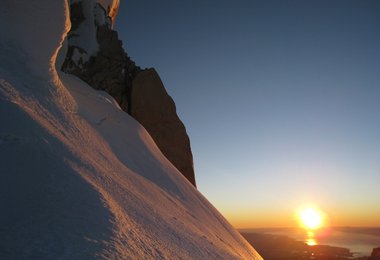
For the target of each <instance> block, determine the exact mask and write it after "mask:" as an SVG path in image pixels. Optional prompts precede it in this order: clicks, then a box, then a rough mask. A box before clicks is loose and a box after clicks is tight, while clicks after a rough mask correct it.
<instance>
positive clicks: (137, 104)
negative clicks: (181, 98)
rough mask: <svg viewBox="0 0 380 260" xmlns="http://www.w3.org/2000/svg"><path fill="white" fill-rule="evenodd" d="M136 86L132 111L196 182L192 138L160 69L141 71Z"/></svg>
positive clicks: (167, 153) (187, 175) (133, 83)
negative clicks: (187, 132) (180, 116)
mask: <svg viewBox="0 0 380 260" xmlns="http://www.w3.org/2000/svg"><path fill="white" fill-rule="evenodd" d="M132 86H133V88H132V92H131V94H132V96H131V102H132V103H131V110H130V114H131V115H132V116H133V117H134V118H135V119H136V120H137V121H139V122H140V124H142V125H143V126H144V127H145V129H146V130H148V132H149V133H150V134H151V136H152V137H153V139H154V140H155V141H156V143H157V145H158V147H160V149H161V151H162V153H163V154H164V155H165V156H166V158H168V159H169V161H171V162H172V164H173V165H174V166H176V168H177V169H178V170H179V171H180V172H181V173H182V174H183V175H184V176H185V177H186V178H187V179H188V180H189V181H190V182H191V183H193V184H194V185H195V177H194V168H193V156H192V153H191V149H190V140H189V138H188V136H187V134H186V129H185V126H184V125H183V123H182V122H181V120H180V119H179V117H178V115H177V112H176V107H175V103H174V101H173V99H172V98H171V97H170V96H169V95H168V93H167V92H166V90H165V87H164V85H163V84H162V81H161V79H160V77H159V76H158V74H157V72H156V71H155V70H154V69H149V70H144V71H142V72H140V73H139V74H137V76H136V77H135V78H134V79H133V82H132Z"/></svg>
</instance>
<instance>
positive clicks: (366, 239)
mask: <svg viewBox="0 0 380 260" xmlns="http://www.w3.org/2000/svg"><path fill="white" fill-rule="evenodd" d="M240 231H242V232H249V233H259V234H260V233H265V234H271V235H281V236H287V237H290V238H292V239H295V240H297V241H303V242H305V243H307V244H309V245H314V244H317V245H329V246H336V247H344V248H347V249H349V250H350V251H351V252H352V253H354V256H356V257H359V256H369V255H371V252H372V249H373V248H375V247H380V228H356V227H334V228H329V229H324V230H320V231H317V232H314V233H312V234H310V232H306V231H305V230H302V229H299V228H260V229H240Z"/></svg>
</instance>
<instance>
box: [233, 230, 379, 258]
mask: <svg viewBox="0 0 380 260" xmlns="http://www.w3.org/2000/svg"><path fill="white" fill-rule="evenodd" d="M239 232H240V233H241V234H242V235H243V237H244V238H245V239H246V240H247V241H248V242H249V243H250V244H251V245H253V246H254V247H255V249H256V250H257V251H258V252H259V253H260V254H261V255H262V256H263V257H264V259H267V260H275V259H283V260H286V259H331V260H337V259H351V260H352V259H358V260H359V259H360V260H364V259H368V257H369V256H370V255H371V252H372V249H373V248H375V247H379V246H380V227H332V228H329V229H328V230H325V231H323V232H322V231H321V233H323V234H316V237H315V239H316V244H315V245H307V243H306V238H307V236H306V231H305V230H302V229H299V228H244V229H239Z"/></svg>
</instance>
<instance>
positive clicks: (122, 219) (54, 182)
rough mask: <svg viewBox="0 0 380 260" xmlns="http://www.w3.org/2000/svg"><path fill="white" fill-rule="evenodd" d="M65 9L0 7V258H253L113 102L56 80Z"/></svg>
mask: <svg viewBox="0 0 380 260" xmlns="http://www.w3.org/2000/svg"><path fill="white" fill-rule="evenodd" d="M86 2H87V3H88V4H91V5H92V4H94V1H86ZM105 2H108V3H111V2H112V1H105ZM114 2H118V1H113V2H112V3H111V4H114ZM3 7H4V8H3ZM67 10H68V5H67V2H66V1H63V0H61V1H51V0H36V1H29V0H18V1H7V2H6V5H3V6H2V8H1V9H0V33H1V35H3V36H4V37H1V38H0V57H1V58H0V117H1V118H2V120H3V122H5V123H2V124H0V212H1V214H0V223H1V226H0V259H94V258H96V259H261V257H260V256H259V255H258V254H257V253H256V251H255V250H254V249H253V248H252V247H251V246H250V245H249V244H248V243H247V242H246V241H245V240H244V239H243V238H242V237H241V236H240V234H239V233H238V232H237V231H236V230H234V229H233V227H232V226H231V225H230V224H229V223H228V222H227V221H226V220H225V219H224V218H223V217H222V216H221V215H220V213H219V212H218V211H217V210H216V209H215V208H214V207H213V206H212V205H211V204H210V203H209V202H208V201H207V200H206V199H205V198H204V197H203V196H202V195H201V194H200V193H199V192H198V191H197V190H196V189H195V188H194V187H193V186H192V185H191V184H190V183H189V182H188V181H187V180H186V179H185V178H184V177H183V176H182V175H181V174H180V173H179V172H178V171H177V169H176V168H175V167H174V166H173V165H171V163H170V162H169V161H168V160H167V159H166V158H165V157H164V156H163V155H162V153H161V152H160V150H159V149H158V148H157V146H156V145H155V143H154V142H153V140H152V138H151V137H150V136H149V134H148V133H147V132H146V131H145V129H144V128H143V127H142V126H141V125H139V124H138V123H137V122H136V121H135V120H134V119H133V118H131V117H130V116H128V115H127V114H126V113H124V112H123V111H121V110H120V109H119V108H118V106H117V104H116V102H115V101H114V100H113V98H112V97H110V96H109V95H108V94H106V93H104V92H98V91H95V90H93V89H92V88H91V87H89V86H88V85H86V84H85V83H83V82H82V81H81V80H79V79H77V78H75V77H74V76H70V75H66V74H63V73H60V72H57V70H56V66H57V67H60V66H61V64H62V61H63V58H64V57H65V51H66V48H67V43H66V42H63V43H62V41H63V39H64V36H65V34H66V33H67V31H68V28H69V21H68V13H67ZM87 15H89V14H87ZM83 30H84V28H83ZM90 30H91V28H90ZM78 33H79V32H78ZM80 33H85V34H86V33H88V32H84V31H83V32H82V31H80ZM91 37H92V36H91ZM91 37H90V36H89V39H91ZM61 43H62V44H63V46H62V48H61ZM89 48H90V47H89ZM59 49H60V51H59V52H58V50H59Z"/></svg>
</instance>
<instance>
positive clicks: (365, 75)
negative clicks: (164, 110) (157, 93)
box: [116, 0, 380, 227]
mask: <svg viewBox="0 0 380 260" xmlns="http://www.w3.org/2000/svg"><path fill="white" fill-rule="evenodd" d="M116 30H118V31H119V35H120V38H121V39H122V40H123V42H124V47H125V49H126V50H127V52H128V54H129V56H131V57H132V59H133V60H135V61H136V63H137V64H138V65H140V66H141V67H154V68H156V70H157V71H158V73H159V74H160V76H161V78H162V80H163V82H164V85H165V87H166V88H167V90H168V92H169V94H170V95H171V96H172V97H173V99H174V100H175V102H176V104H177V111H178V114H179V116H180V117H181V119H182V120H183V122H184V124H185V125H186V128H187V131H188V134H189V136H190V140H191V145H192V150H193V155H194V161H195V169H196V179H197V184H198V188H199V190H200V191H201V192H202V193H203V194H204V195H205V196H206V197H207V198H208V199H209V200H210V201H211V202H212V203H213V204H214V205H215V206H216V207H217V208H218V209H219V210H220V211H221V212H222V213H223V214H224V215H225V217H226V218H227V219H228V220H230V221H231V222H232V224H234V225H235V226H237V227H268V226H290V225H293V224H295V219H294V213H295V211H296V210H297V209H298V208H299V207H300V206H302V205H304V204H308V203H311V204H314V205H317V206H318V207H320V208H321V209H323V210H324V211H325V212H326V213H327V214H328V215H329V217H330V222H331V224H332V225H352V226H380V116H379V115H380V1H378V0H372V1H368V0H360V1H359V0H318V1H305V0H292V1H286V0H278V1H253V0H239V1H233V0H229V1H226V0H218V1H204V0H203V1H201V0H198V1H178V0H160V1H151V0H127V1H122V3H121V9H120V13H119V16H118V18H117V21H116Z"/></svg>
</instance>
